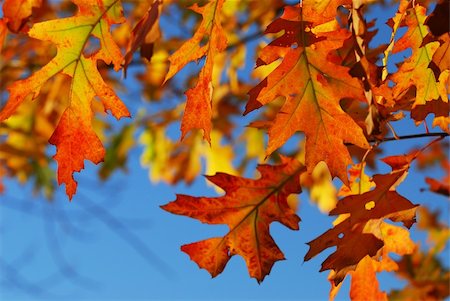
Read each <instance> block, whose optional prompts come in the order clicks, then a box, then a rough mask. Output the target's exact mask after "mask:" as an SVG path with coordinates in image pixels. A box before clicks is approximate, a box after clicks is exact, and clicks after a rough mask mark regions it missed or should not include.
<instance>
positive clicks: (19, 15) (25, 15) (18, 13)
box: [2, 0, 42, 33]
mask: <svg viewBox="0 0 450 301" xmlns="http://www.w3.org/2000/svg"><path fill="white" fill-rule="evenodd" d="M41 4H42V0H5V3H3V7H2V8H3V18H5V19H6V24H7V25H8V28H9V30H11V31H12V32H16V33H17V32H19V31H20V30H22V28H23V27H24V25H25V24H26V22H27V21H28V19H29V18H30V16H31V13H32V9H33V8H36V7H39V6H41Z"/></svg>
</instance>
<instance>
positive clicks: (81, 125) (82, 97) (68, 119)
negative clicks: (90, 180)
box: [0, 0, 130, 199]
mask: <svg viewBox="0 0 450 301" xmlns="http://www.w3.org/2000/svg"><path fill="white" fill-rule="evenodd" d="M73 2H74V3H75V4H76V5H77V6H78V8H79V11H78V12H77V14H76V15H75V16H73V17H69V18H64V19H57V20H51V21H46V22H42V23H37V24H35V25H34V26H33V27H32V28H31V29H30V31H29V32H28V35H29V36H30V37H33V38H36V39H39V40H43V41H50V42H52V43H54V44H55V45H56V48H57V50H58V53H57V55H56V56H55V57H54V58H53V59H52V60H51V61H50V62H49V63H48V64H47V65H45V66H44V67H42V68H41V69H40V70H38V71H36V72H35V73H33V74H32V75H31V76H30V77H28V78H26V79H24V80H20V81H17V82H15V83H14V84H12V85H11V86H10V87H8V91H9V93H10V95H9V99H8V102H7V103H6V105H5V107H3V109H2V110H1V111H0V121H3V120H5V119H7V118H8V117H10V116H11V115H12V114H13V113H14V112H15V111H16V109H17V107H18V106H20V105H21V104H22V103H23V102H24V100H25V98H26V97H27V96H28V95H30V94H31V95H32V97H33V98H36V97H37V96H38V95H39V92H40V89H41V87H42V85H43V84H44V83H45V82H46V81H47V80H49V79H50V78H52V77H53V76H55V75H56V74H58V73H62V74H65V75H68V76H69V77H71V78H72V80H71V89H70V94H69V96H68V98H69V105H68V107H67V108H66V110H65V111H64V113H63V115H62V117H61V119H60V121H59V123H58V125H57V127H56V129H55V132H54V133H53V135H52V136H51V138H50V140H49V142H50V143H51V144H54V145H55V146H56V149H57V151H56V155H55V159H56V161H58V182H59V184H62V183H65V184H66V193H67V195H68V196H69V198H70V199H71V198H72V196H73V195H74V194H75V192H76V188H77V183H76V181H75V180H74V178H73V173H74V172H76V171H77V172H79V171H81V169H83V168H84V160H86V159H87V160H90V161H92V162H93V163H95V164H98V163H99V162H101V161H102V160H103V158H104V156H105V149H104V148H103V145H102V143H101V141H100V139H99V138H98V136H97V134H96V133H95V132H94V130H93V128H92V124H91V121H92V118H93V112H92V109H91V103H92V100H93V99H94V98H95V97H99V98H100V99H101V101H102V103H103V106H104V107H105V110H110V111H111V113H112V114H113V115H114V116H115V117H116V118H117V119H120V118H121V117H129V116H130V114H129V112H128V110H127V108H126V107H125V105H124V104H123V103H122V102H121V100H120V99H119V98H118V97H117V95H116V94H115V93H114V91H113V90H112V89H111V88H110V87H109V86H108V85H107V84H106V83H105V82H104V81H103V79H102V77H101V75H100V73H99V71H98V70H97V61H98V60H103V61H104V62H105V63H107V64H111V63H112V64H113V65H114V68H115V70H118V69H119V68H120V64H121V62H122V55H121V53H120V49H119V48H118V46H117V45H116V43H115V42H114V41H113V39H112V36H111V34H110V32H109V28H110V25H111V24H115V23H119V22H122V21H123V18H122V8H121V5H120V1H118V0H103V1H101V2H99V1H97V0H73ZM91 35H92V36H93V37H95V38H97V39H99V41H100V46H101V48H100V49H99V50H98V51H96V52H95V53H93V54H92V55H86V54H84V53H83V52H84V50H85V47H86V45H87V43H88V40H89V38H90V37H91Z"/></svg>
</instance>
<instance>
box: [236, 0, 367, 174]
mask: <svg viewBox="0 0 450 301" xmlns="http://www.w3.org/2000/svg"><path fill="white" fill-rule="evenodd" d="M309 19H313V18H312V17H311V16H308V15H305V13H304V10H303V8H302V7H301V6H300V5H297V6H288V7H286V8H285V10H284V13H283V15H282V16H281V17H280V18H279V19H277V20H275V21H274V22H273V23H272V24H270V25H269V26H268V27H267V29H266V31H265V33H266V34H267V33H278V32H281V31H284V34H282V35H281V36H280V37H279V38H277V39H275V40H274V41H272V42H271V43H270V44H269V45H267V46H266V47H265V48H264V49H263V50H262V51H261V54H260V56H259V58H258V61H257V67H258V66H264V65H268V64H271V63H272V62H274V61H276V60H278V59H280V58H281V59H282V62H281V64H280V65H279V66H278V67H277V68H276V69H275V70H274V71H273V72H271V73H270V74H269V76H267V77H266V78H265V79H264V80H263V81H262V82H261V83H259V84H258V85H257V86H256V87H254V88H253V89H251V90H250V91H249V95H250V99H249V101H248V103H247V106H246V111H245V113H244V114H246V113H249V112H251V111H253V110H255V109H257V108H259V107H261V106H263V105H265V104H268V103H270V102H272V101H273V100H274V99H276V98H277V97H279V96H283V97H284V98H285V103H284V105H283V106H282V108H281V109H280V111H279V112H278V114H277V115H276V117H275V120H274V122H273V124H272V125H271V126H270V127H269V131H268V132H269V143H268V147H267V151H266V153H267V155H269V154H271V153H272V152H273V151H275V150H276V149H277V148H279V147H281V146H282V145H283V144H284V143H285V142H286V141H287V140H288V139H289V138H290V137H291V136H292V135H293V134H294V133H295V132H297V131H302V132H304V133H305V135H306V167H307V168H308V170H309V171H312V170H313V169H314V167H315V166H316V165H317V163H319V162H320V161H325V163H326V164H327V166H328V168H329V170H330V173H331V175H332V176H333V177H334V176H338V177H339V178H340V179H341V180H342V181H343V182H345V183H348V180H347V166H348V165H349V164H351V162H352V160H351V157H350V155H349V152H348V150H347V148H346V146H345V145H344V143H345V142H349V143H352V144H355V145H357V146H360V147H362V148H368V146H369V145H368V143H367V140H366V138H365V137H364V134H363V130H362V129H361V127H359V126H358V125H357V124H356V122H355V121H354V120H353V119H352V118H351V117H350V116H349V115H347V114H346V113H345V112H344V111H343V110H342V109H341V107H340V105H339V101H340V100H341V99H343V98H354V99H364V95H363V88H362V86H361V84H360V83H359V81H358V80H357V79H355V78H352V77H351V76H350V75H349V73H348V71H349V69H348V68H347V67H344V66H340V65H337V64H334V63H332V62H330V61H328V60H327V59H326V58H327V55H328V53H329V52H330V51H332V50H333V49H337V48H339V47H341V46H342V45H343V42H344V41H345V40H346V39H347V38H348V37H349V34H350V33H349V32H347V31H345V30H337V31H332V32H325V33H323V32H322V33H319V32H318V33H317V35H316V34H313V33H312V30H313V28H311V26H312V22H310V21H309Z"/></svg>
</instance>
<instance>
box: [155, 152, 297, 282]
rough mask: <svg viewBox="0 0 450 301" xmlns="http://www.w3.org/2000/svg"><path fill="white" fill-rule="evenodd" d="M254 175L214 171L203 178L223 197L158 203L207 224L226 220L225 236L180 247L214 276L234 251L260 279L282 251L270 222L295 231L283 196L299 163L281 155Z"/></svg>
mask: <svg viewBox="0 0 450 301" xmlns="http://www.w3.org/2000/svg"><path fill="white" fill-rule="evenodd" d="M257 169H258V171H259V172H260V173H261V178H259V179H257V180H251V179H245V178H241V177H237V176H231V175H228V174H225V173H217V174H216V175H214V176H207V179H208V180H209V181H211V182H213V183H214V184H216V185H218V186H219V187H221V188H223V189H224V190H225V192H226V194H225V195H224V196H222V197H191V196H187V195H177V199H176V200H175V201H173V202H171V203H169V204H167V205H164V206H162V207H161V208H163V209H164V210H167V211H169V212H171V213H175V214H179V215H186V216H190V217H192V218H196V219H198V220H200V221H202V222H203V223H208V224H227V225H228V226H229V228H230V231H229V232H228V233H227V234H226V235H225V236H224V237H216V238H210V239H206V240H203V241H199V242H195V243H191V244H188V245H184V246H182V247H181V250H182V251H184V252H186V253H187V254H188V255H189V256H190V257H191V259H192V260H193V261H195V262H196V263H197V264H198V265H199V267H201V268H203V269H206V270H207V271H208V272H209V273H210V274H211V275H212V276H213V277H215V276H217V275H218V274H220V273H221V272H222V271H223V269H224V268H225V266H226V264H227V262H228V260H229V259H230V258H231V257H232V256H233V255H235V254H239V255H241V256H242V257H244V259H245V261H246V263H247V267H248V270H249V273H250V276H251V277H254V278H256V280H258V282H261V281H262V280H263V279H264V277H265V276H266V275H268V274H269V273H270V270H271V269H272V266H273V264H274V263H275V262H276V261H278V260H283V259H284V255H283V253H282V252H281V251H280V249H279V248H278V246H277V245H276V244H275V242H274V240H273V238H272V237H271V236H270V233H269V225H270V224H271V223H272V222H274V221H278V222H280V223H282V224H283V225H285V226H286V227H288V228H290V229H292V230H298V229H299V227H298V222H299V221H300V218H299V217H298V216H297V215H296V214H295V212H294V211H293V210H292V209H291V208H290V207H289V205H288V203H287V197H288V196H289V195H290V194H292V193H300V192H301V188H300V183H299V175H300V173H302V172H303V171H304V168H303V167H302V166H301V165H300V163H299V162H298V161H295V160H293V159H283V164H281V165H275V166H271V165H259V166H258V168H257Z"/></svg>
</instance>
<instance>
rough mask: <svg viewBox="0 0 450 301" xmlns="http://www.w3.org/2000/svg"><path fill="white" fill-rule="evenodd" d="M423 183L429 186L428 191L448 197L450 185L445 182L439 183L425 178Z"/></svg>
mask: <svg viewBox="0 0 450 301" xmlns="http://www.w3.org/2000/svg"><path fill="white" fill-rule="evenodd" d="M425 181H426V182H427V183H428V185H430V190H431V191H433V192H435V193H439V194H442V195H445V196H450V185H449V184H448V183H445V182H439V181H437V180H435V179H432V178H425Z"/></svg>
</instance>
